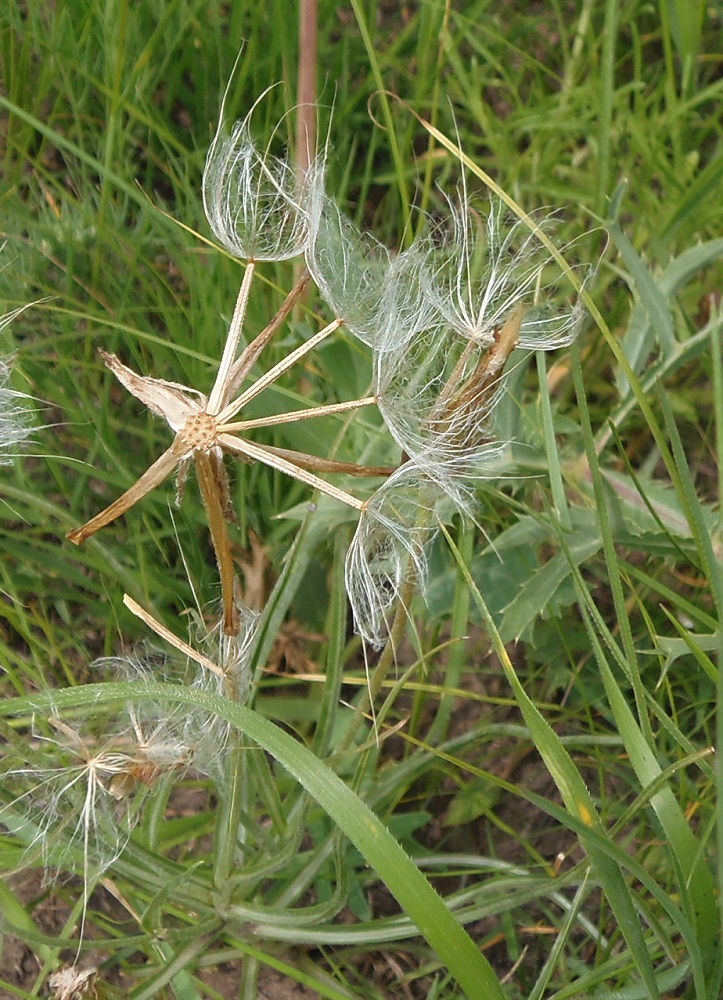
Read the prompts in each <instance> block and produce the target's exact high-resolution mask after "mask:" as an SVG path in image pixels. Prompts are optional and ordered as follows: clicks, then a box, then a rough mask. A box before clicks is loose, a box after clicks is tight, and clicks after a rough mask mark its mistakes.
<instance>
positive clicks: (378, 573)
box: [345, 462, 439, 648]
mask: <svg viewBox="0 0 723 1000" xmlns="http://www.w3.org/2000/svg"><path fill="white" fill-rule="evenodd" d="M438 495H439V494H438V492H436V491H435V490H434V486H433V484H430V483H429V482H428V481H427V480H426V477H425V476H424V473H423V472H421V471H420V470H419V469H418V468H417V467H416V466H415V465H414V464H413V463H412V462H407V463H405V464H404V465H402V466H401V467H400V468H399V469H397V471H396V472H395V473H393V475H391V476H390V477H389V479H388V480H387V481H386V482H385V483H384V484H383V485H382V486H380V488H379V489H378V490H377V491H376V493H374V495H373V496H372V497H371V498H370V499H369V500H368V501H367V504H366V506H365V508H364V510H363V511H362V513H361V517H360V518H359V524H358V525H357V529H356V532H355V533H354V538H353V539H352V543H351V546H350V547H349V551H348V553H347V557H346V567H345V578H346V590H347V594H348V596H349V603H350V604H351V608H352V613H353V616H354V627H355V630H356V631H357V633H358V634H359V635H360V636H361V637H362V639H363V640H364V641H365V642H366V643H368V644H369V645H370V646H373V647H377V648H378V647H380V646H382V645H383V644H384V640H385V638H386V636H387V633H388V630H389V619H390V616H391V614H392V611H393V609H394V607H395V605H396V604H397V601H398V600H399V597H400V594H401V592H402V588H403V586H404V583H405V581H406V580H407V579H414V580H416V581H419V582H421V581H424V579H425V578H426V573H427V562H426V556H425V546H426V543H427V542H428V541H429V538H430V537H431V535H432V534H433V533H434V532H435V531H436V527H437V525H436V522H435V521H434V520H433V511H434V506H435V502H436V498H437V497H438Z"/></svg>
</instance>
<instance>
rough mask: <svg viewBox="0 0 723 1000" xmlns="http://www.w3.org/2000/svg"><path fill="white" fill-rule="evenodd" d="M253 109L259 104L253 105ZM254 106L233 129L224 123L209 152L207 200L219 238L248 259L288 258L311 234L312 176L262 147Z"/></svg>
mask: <svg viewBox="0 0 723 1000" xmlns="http://www.w3.org/2000/svg"><path fill="white" fill-rule="evenodd" d="M252 111H253V108H252ZM250 117H251V112H249V114H248V115H247V116H246V118H244V120H243V121H240V122H236V124H235V125H234V126H233V128H232V129H231V131H230V133H228V132H225V131H224V128H223V125H220V126H219V129H218V131H217V132H216V135H215V136H214V139H213V142H212V143H211V147H210V149H209V151H208V156H207V157H206V167H205V170H204V172H203V205H204V209H205V212H206V218H207V219H208V221H209V224H210V226H211V229H212V230H213V231H214V233H215V234H216V237H217V239H218V240H219V242H220V243H221V244H222V245H223V246H224V247H225V248H226V249H227V250H228V251H229V252H230V253H232V254H233V255H234V256H235V257H240V258H242V259H243V260H256V261H261V260H275V261H278V260H287V259H289V258H291V257H297V256H298V255H299V254H301V253H303V252H304V249H305V248H306V246H307V243H308V240H309V211H308V208H307V204H308V199H309V190H308V187H309V183H310V177H311V175H309V177H302V176H300V175H299V174H298V172H297V171H296V170H295V169H294V167H293V166H292V165H291V164H290V163H289V162H288V160H287V159H281V158H280V157H277V156H274V155H273V154H271V153H270V152H268V150H259V149H257V147H256V145H255V144H254V142H253V140H252V138H251V134H250Z"/></svg>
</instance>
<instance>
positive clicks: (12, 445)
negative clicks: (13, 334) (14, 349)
mask: <svg viewBox="0 0 723 1000" xmlns="http://www.w3.org/2000/svg"><path fill="white" fill-rule="evenodd" d="M26 399H27V396H25V395H24V394H23V393H21V392H16V391H15V390H14V389H11V388H10V363H9V361H8V359H2V358H0V465H8V464H9V463H10V461H11V458H12V455H13V452H14V451H15V449H16V448H17V446H18V445H19V444H20V442H21V441H24V440H25V439H26V438H27V437H28V435H29V434H30V433H31V426H30V423H29V411H28V409H27V407H26V406H25V405H23V400H26Z"/></svg>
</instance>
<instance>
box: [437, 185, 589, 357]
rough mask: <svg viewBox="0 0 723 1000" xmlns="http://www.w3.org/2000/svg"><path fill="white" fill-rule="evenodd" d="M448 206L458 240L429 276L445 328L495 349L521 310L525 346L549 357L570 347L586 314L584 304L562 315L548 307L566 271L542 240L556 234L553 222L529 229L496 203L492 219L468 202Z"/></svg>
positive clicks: (521, 344) (454, 238)
mask: <svg viewBox="0 0 723 1000" xmlns="http://www.w3.org/2000/svg"><path fill="white" fill-rule="evenodd" d="M448 204H449V209H450V215H451V232H452V235H451V238H448V239H447V242H446V246H445V247H444V248H443V249H442V251H441V252H440V253H439V254H438V255H437V256H438V261H437V263H436V264H435V265H434V266H433V267H432V268H429V269H428V270H427V272H426V279H427V293H428V295H429V297H430V299H431V300H432V301H433V302H434V304H435V305H436V307H437V309H438V310H439V312H440V314H441V316H442V317H443V319H444V322H445V323H447V324H448V325H449V326H450V327H451V328H452V329H453V330H455V331H456V332H457V333H458V334H459V336H460V337H463V338H465V339H467V340H471V341H473V342H474V343H476V344H478V345H479V346H480V347H489V346H490V345H491V344H492V342H493V339H494V333H495V330H497V329H499V327H500V326H502V324H504V323H505V322H506V321H507V320H508V319H509V317H510V316H511V315H512V314H513V313H514V312H515V311H516V310H518V309H522V310H523V318H522V324H521V327H520V331H519V338H518V346H519V347H522V348H527V349H529V350H543V351H550V350H554V349H556V348H558V347H564V346H566V345H568V344H570V343H571V342H572V340H573V339H574V338H575V336H576V335H577V333H578V332H579V328H580V321H581V318H582V310H581V307H580V305H579V301H576V302H575V304H574V305H573V306H572V307H571V308H565V307H563V308H562V309H560V308H558V307H556V306H554V305H552V304H551V303H550V301H549V298H550V287H551V285H552V284H553V282H554V283H555V284H558V283H559V281H560V273H559V268H558V267H557V266H556V265H555V264H554V262H553V258H552V255H551V252H550V250H549V248H548V247H547V246H545V242H544V240H543V239H542V238H541V237H542V235H543V234H544V235H548V234H552V233H553V228H554V227H553V224H554V217H553V216H548V217H543V216H541V217H539V218H534V219H532V220H531V225H530V223H528V222H523V221H521V220H513V221H510V220H509V219H508V218H507V217H506V209H505V207H504V205H503V204H502V203H501V202H497V201H494V200H493V201H491V202H490V207H489V213H488V215H487V218H486V219H482V218H480V217H479V216H478V215H477V214H476V213H475V212H473V211H472V209H471V207H470V205H469V203H468V202H467V200H466V199H465V198H464V197H461V198H460V200H459V202H458V203H457V204H455V203H453V202H451V201H449V202H448ZM563 249H564V248H563Z"/></svg>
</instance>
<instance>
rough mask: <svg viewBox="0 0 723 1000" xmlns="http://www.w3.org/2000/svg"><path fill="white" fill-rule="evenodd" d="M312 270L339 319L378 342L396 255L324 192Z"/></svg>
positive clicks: (316, 217)
mask: <svg viewBox="0 0 723 1000" xmlns="http://www.w3.org/2000/svg"><path fill="white" fill-rule="evenodd" d="M310 233H311V236H310V240H309V244H308V247H307V249H306V266H307V267H308V268H309V272H310V273H311V276H312V278H313V279H314V281H315V282H316V284H317V286H318V288H319V291H320V292H321V294H322V296H323V298H324V299H325V301H326V302H327V303H328V305H329V306H330V307H331V309H332V311H333V313H334V316H335V317H337V318H339V319H343V320H344V325H345V326H346V327H347V328H348V329H349V330H350V331H351V332H352V333H353V334H354V335H355V336H356V337H359V339H360V340H362V341H363V342H364V343H365V344H372V345H374V344H376V343H377V341H378V339H379V334H380V328H381V327H383V326H384V323H385V319H384V312H383V300H384V293H385V289H386V285H387V279H388V274H389V267H390V260H391V255H390V253H389V251H388V250H387V249H386V247H384V246H383V245H382V244H381V243H379V242H378V241H377V240H375V239H374V237H373V236H370V235H369V234H367V233H362V232H361V231H360V230H359V229H358V228H357V227H356V226H355V225H354V223H353V222H352V221H351V220H350V219H348V218H347V217H346V216H345V215H344V214H343V213H342V212H341V210H340V209H339V208H338V206H337V205H336V203H335V202H334V201H333V200H332V199H331V198H329V197H327V195H326V194H325V193H324V191H323V177H319V179H318V182H317V183H315V185H314V189H313V199H312V202H311V229H310Z"/></svg>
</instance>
